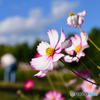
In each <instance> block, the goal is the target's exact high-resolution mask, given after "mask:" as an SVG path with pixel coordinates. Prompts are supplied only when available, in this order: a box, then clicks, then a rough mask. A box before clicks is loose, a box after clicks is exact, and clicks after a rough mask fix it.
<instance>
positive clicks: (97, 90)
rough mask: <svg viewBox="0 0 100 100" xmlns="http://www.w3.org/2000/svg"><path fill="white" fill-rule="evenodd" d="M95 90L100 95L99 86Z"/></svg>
mask: <svg viewBox="0 0 100 100" xmlns="http://www.w3.org/2000/svg"><path fill="white" fill-rule="evenodd" d="M96 92H97V93H98V95H100V87H98V89H96Z"/></svg>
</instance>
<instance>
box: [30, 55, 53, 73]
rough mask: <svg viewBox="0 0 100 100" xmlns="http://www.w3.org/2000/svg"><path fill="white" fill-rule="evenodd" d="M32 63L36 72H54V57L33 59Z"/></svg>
mask: <svg viewBox="0 0 100 100" xmlns="http://www.w3.org/2000/svg"><path fill="white" fill-rule="evenodd" d="M30 63H31V66H32V67H33V68H34V69H35V70H39V71H45V70H46V71H52V70H53V67H54V65H53V62H52V57H48V56H42V57H39V58H33V59H32V60H31V62H30Z"/></svg>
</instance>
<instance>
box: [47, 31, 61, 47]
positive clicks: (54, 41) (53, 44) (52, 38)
mask: <svg viewBox="0 0 100 100" xmlns="http://www.w3.org/2000/svg"><path fill="white" fill-rule="evenodd" d="M47 33H48V36H49V39H50V44H51V47H53V48H55V47H56V45H57V43H58V38H59V36H58V32H57V30H55V29H52V30H49V32H47Z"/></svg>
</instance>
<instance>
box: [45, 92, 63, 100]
mask: <svg viewBox="0 0 100 100" xmlns="http://www.w3.org/2000/svg"><path fill="white" fill-rule="evenodd" d="M45 96H46V97H45V98H43V100H65V99H64V97H63V96H62V93H61V92H57V91H56V90H53V91H48V92H47V93H46V94H45Z"/></svg>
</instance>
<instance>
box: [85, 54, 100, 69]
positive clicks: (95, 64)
mask: <svg viewBox="0 0 100 100" xmlns="http://www.w3.org/2000/svg"><path fill="white" fill-rule="evenodd" d="M86 57H87V58H88V59H89V60H90V61H91V62H92V63H93V64H94V65H95V66H96V67H97V68H99V69H100V66H99V65H97V64H96V63H95V62H94V61H93V60H92V59H91V58H90V57H89V56H88V55H86Z"/></svg>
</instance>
